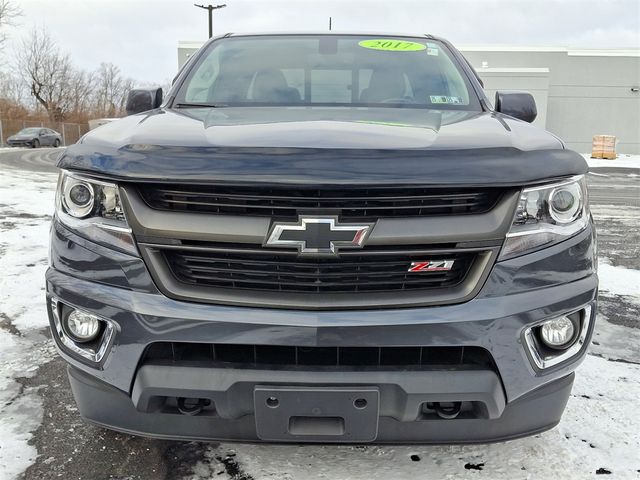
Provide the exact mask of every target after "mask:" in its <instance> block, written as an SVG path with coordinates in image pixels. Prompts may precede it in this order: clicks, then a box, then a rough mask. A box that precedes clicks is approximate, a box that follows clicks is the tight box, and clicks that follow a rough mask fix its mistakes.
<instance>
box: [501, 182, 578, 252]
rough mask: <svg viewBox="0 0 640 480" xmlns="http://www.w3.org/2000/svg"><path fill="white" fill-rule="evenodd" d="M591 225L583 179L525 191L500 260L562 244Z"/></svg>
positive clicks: (521, 196)
mask: <svg viewBox="0 0 640 480" xmlns="http://www.w3.org/2000/svg"><path fill="white" fill-rule="evenodd" d="M588 223H589V202H588V196H587V183H586V179H585V177H584V175H581V176H579V177H573V178H571V179H569V180H565V181H564V182H559V183H555V184H550V185H544V186H540V187H532V188H525V189H524V190H523V191H522V194H521V195H520V200H519V202H518V208H517V209H516V213H515V216H514V219H513V224H512V225H511V229H510V230H509V233H508V234H507V239H506V241H505V244H504V247H503V248H502V253H501V254H500V259H501V260H504V259H506V258H511V257H515V256H517V255H522V254H523V253H527V252H530V251H532V250H536V249H539V248H543V247H548V246H550V245H553V244H556V243H559V242H561V241H563V240H566V239H567V238H569V237H572V236H573V235H575V234H576V233H578V232H580V231H582V230H583V229H584V228H585V227H586V226H587V225H588Z"/></svg>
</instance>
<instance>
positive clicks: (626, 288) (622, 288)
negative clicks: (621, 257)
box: [598, 258, 640, 302]
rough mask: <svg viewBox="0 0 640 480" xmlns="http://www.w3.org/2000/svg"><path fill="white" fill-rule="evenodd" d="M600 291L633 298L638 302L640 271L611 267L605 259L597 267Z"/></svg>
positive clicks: (639, 295)
mask: <svg viewBox="0 0 640 480" xmlns="http://www.w3.org/2000/svg"><path fill="white" fill-rule="evenodd" d="M598 276H599V278H600V282H601V286H600V290H602V291H603V292H608V293H613V294H615V295H622V296H630V297H635V300H636V301H638V302H640V270H632V269H629V268H625V267H621V266H617V267H615V266H613V265H611V263H610V262H609V260H607V259H606V258H602V259H600V262H599V265H598Z"/></svg>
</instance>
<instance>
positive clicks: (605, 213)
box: [0, 149, 640, 480]
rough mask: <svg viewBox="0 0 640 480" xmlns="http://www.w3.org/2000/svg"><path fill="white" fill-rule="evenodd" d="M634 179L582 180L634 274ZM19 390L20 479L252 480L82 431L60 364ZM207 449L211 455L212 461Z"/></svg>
mask: <svg viewBox="0 0 640 480" xmlns="http://www.w3.org/2000/svg"><path fill="white" fill-rule="evenodd" d="M61 151H62V150H61V149H40V150H8V151H7V150H2V149H0V166H1V167H2V169H12V170H13V169H16V170H26V171H33V172H55V170H56V168H55V166H54V163H55V160H56V158H57V156H58V155H59V154H60V153H61ZM636 174H640V171H638V170H631V169H617V168H607V169H596V170H594V171H593V172H592V174H590V175H589V177H588V179H589V184H590V186H591V190H590V192H591V193H590V196H591V202H592V206H593V213H594V217H595V218H596V222H597V223H598V222H601V224H598V228H599V244H600V252H601V254H602V255H605V256H607V257H608V258H610V259H611V260H612V261H613V262H615V263H616V264H618V265H623V266H627V267H629V268H635V269H640V250H639V249H640V247H639V245H640V219H636V220H637V221H636V220H634V221H633V222H631V223H629V221H628V220H626V221H625V220H624V219H621V218H619V216H617V215H616V213H618V212H619V211H624V209H625V207H640V180H639V178H640V176H638V175H636ZM600 310H601V312H602V313H603V314H605V315H606V317H607V318H608V319H609V321H611V322H612V323H618V324H620V325H624V326H626V327H631V328H634V329H637V328H638V320H637V319H638V318H639V317H640V308H639V307H638V305H637V304H632V303H625V302H624V301H621V300H620V299H615V298H606V297H605V298H601V303H600ZM46 334H48V333H46ZM21 383H22V384H23V386H24V388H25V389H30V388H34V389H38V391H39V392H40V394H41V395H42V397H43V398H44V415H43V422H42V425H41V426H40V427H39V429H38V430H37V431H36V432H35V436H34V439H33V440H32V443H33V444H34V445H35V447H36V448H37V451H38V454H39V455H38V458H37V459H36V461H35V463H34V464H33V465H32V466H31V467H29V469H28V470H27V471H26V472H25V473H24V476H23V478H24V479H28V480H31V479H38V480H40V479H50V478H64V479H93V480H101V479H121V480H124V479H130V480H133V479H138V480H146V479H149V480H151V479H153V480H155V479H174V478H182V477H184V476H186V475H189V474H190V473H192V472H193V471H196V470H197V468H198V465H200V466H202V465H203V464H204V465H209V464H212V463H215V464H218V465H220V467H219V468H220V471H219V472H214V473H216V474H219V475H223V474H226V476H228V477H230V478H233V479H236V480H243V479H244V480H248V479H251V478H252V477H251V476H250V475H248V474H246V473H244V471H243V467H242V465H239V464H238V463H237V462H236V460H235V457H234V454H233V452H232V451H230V450H226V449H224V448H220V449H219V450H216V449H215V445H212V444H202V443H195V442H193V443H182V442H171V441H159V440H148V439H144V438H140V437H132V436H128V435H123V434H119V433H115V432H112V431H109V430H105V429H101V428H97V427H94V426H93V425H89V424H87V423H84V422H83V421H82V420H81V419H80V417H79V415H78V412H77V409H76V407H75V404H74V401H73V398H72V395H71V392H70V389H69V388H68V381H67V378H66V372H65V364H64V362H63V361H62V360H61V359H60V358H59V357H58V356H55V358H54V359H53V360H52V361H50V362H48V363H46V364H44V365H43V366H41V367H40V368H39V370H38V371H37V374H36V375H35V376H33V377H32V378H25V379H22V380H21ZM212 446H213V451H214V452H216V453H215V455H214V456H213V458H212V457H211V452H212ZM465 468H466V467H465ZM286 478H289V477H286Z"/></svg>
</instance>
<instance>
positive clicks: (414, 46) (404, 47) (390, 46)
mask: <svg viewBox="0 0 640 480" xmlns="http://www.w3.org/2000/svg"><path fill="white" fill-rule="evenodd" d="M358 45H360V46H361V47H364V48H370V49H372V50H385V51H387V52H418V51H420V50H424V49H426V48H427V46H426V45H423V44H422V43H417V42H404V41H401V40H393V39H384V38H379V39H376V40H362V41H361V42H358Z"/></svg>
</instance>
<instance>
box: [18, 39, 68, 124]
mask: <svg viewBox="0 0 640 480" xmlns="http://www.w3.org/2000/svg"><path fill="white" fill-rule="evenodd" d="M17 60H18V70H19V72H20V74H21V76H22V78H23V80H24V81H25V82H26V83H27V84H28V85H29V91H30V93H31V95H33V97H34V98H35V99H36V101H37V102H38V103H39V104H40V105H41V106H42V107H43V108H44V109H45V110H46V111H47V114H48V115H49V119H50V120H52V121H55V122H59V121H61V120H63V119H64V116H65V114H66V113H67V112H68V111H69V109H70V107H71V106H72V104H73V101H72V99H71V96H70V95H69V84H70V83H71V81H72V78H73V75H74V70H73V67H72V66H71V61H70V60H69V56H68V55H66V54H63V53H62V52H61V51H60V49H59V48H58V46H57V45H56V43H55V42H54V41H53V39H52V38H51V37H50V36H49V34H48V33H47V32H46V30H44V29H42V30H38V29H34V30H33V31H32V33H31V36H30V37H29V38H27V39H25V40H23V42H22V49H21V51H20V53H19V54H18V59H17Z"/></svg>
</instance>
